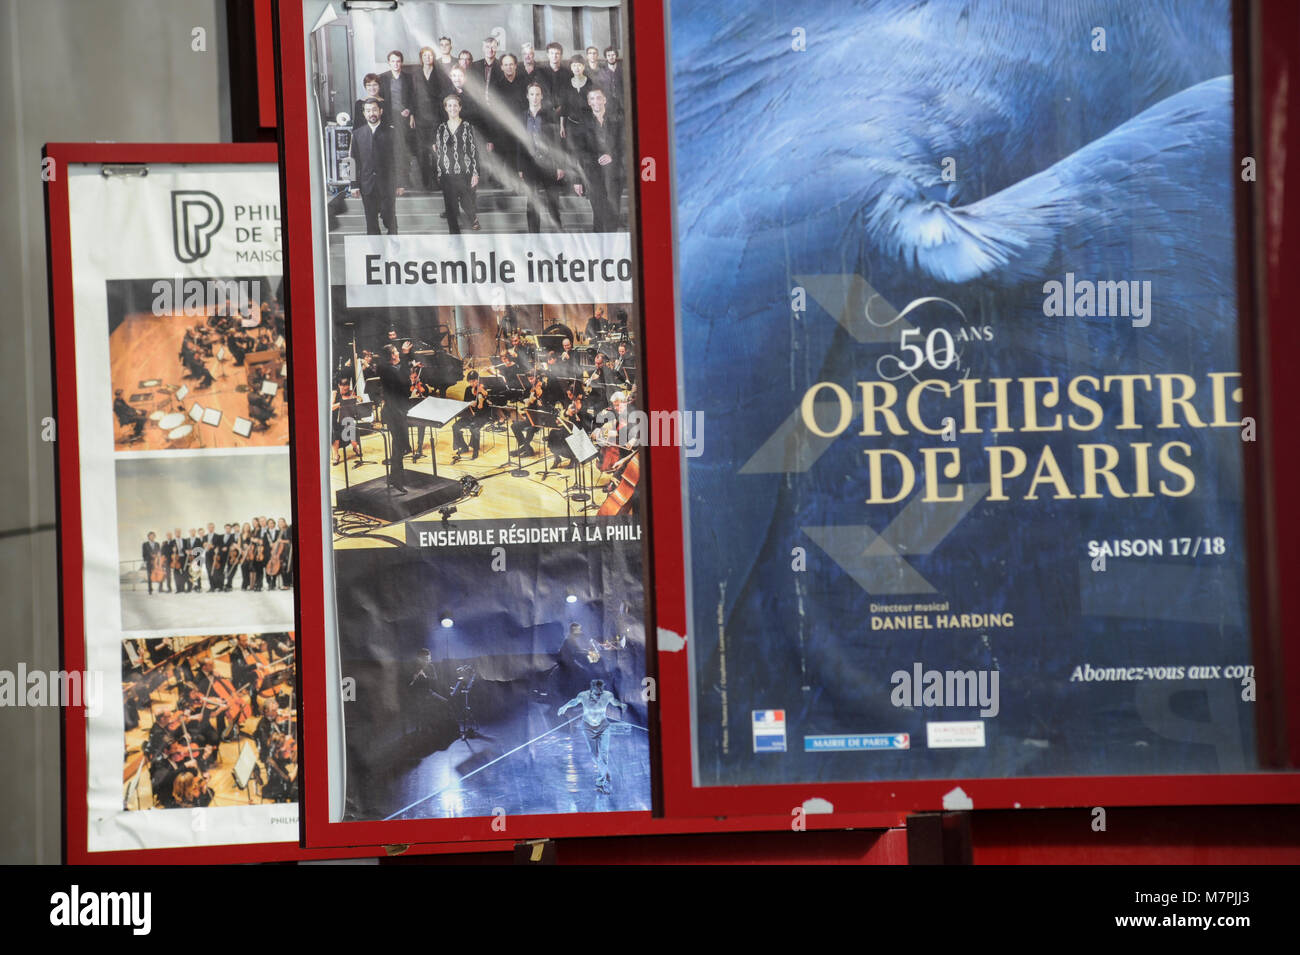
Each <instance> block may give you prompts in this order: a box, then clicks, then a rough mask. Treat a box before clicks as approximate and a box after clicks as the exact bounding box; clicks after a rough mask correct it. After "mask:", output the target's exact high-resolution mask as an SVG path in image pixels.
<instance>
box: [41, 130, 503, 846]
mask: <svg viewBox="0 0 1300 955" xmlns="http://www.w3.org/2000/svg"><path fill="white" fill-rule="evenodd" d="M43 156H45V157H47V158H49V159H53V160H54V168H53V174H52V178H50V179H49V180H48V181H47V182H46V190H45V220H46V252H47V260H48V266H49V272H48V278H49V292H50V341H51V360H52V363H53V373H54V380H55V381H59V382H61V383H62V384H61V386H60V387H59V388H57V389H55V393H54V416H55V420H56V421H57V423H58V429H59V440H58V442H57V444H56V445H55V454H56V461H55V476H56V488H55V492H56V505H55V506H56V510H55V513H56V515H57V518H58V531H57V538H58V566H59V582H58V594H59V633H60V667H61V668H62V669H63V670H77V671H84V670H85V668H86V645H85V639H84V633H85V614H84V603H83V596H84V593H83V588H82V581H83V578H82V572H81V568H82V560H83V556H84V555H83V551H82V544H81V539H82V538H81V534H82V520H81V461H80V457H81V455H80V442H79V434H80V432H79V422H78V420H77V368H76V347H75V339H76V323H75V316H74V309H73V301H74V300H73V276H72V244H71V230H70V225H69V204H68V177H67V175H66V173H65V170H66V169H67V168H68V167H69V166H70V165H73V164H81V163H86V164H96V163H146V164H180V163H232V164H234V163H276V162H277V161H278V159H279V150H278V149H277V148H276V147H275V145H273V144H269V143H238V144H229V143H226V144H194V145H189V144H186V145H175V144H155V143H139V144H124V143H111V144H110V143H50V144H48V145H46V146H45V149H44V151H43ZM62 715H63V719H62V721H61V736H62V740H61V742H62V754H63V760H62V762H63V798H62V802H63V806H62V830H63V858H64V861H65V862H66V863H68V864H71V865H91V864H95V865H159V864H162V865H176V864H195V865H216V864H232V863H245V862H286V861H302V860H312V859H336V858H341V857H346V856H353V857H361V856H384V855H386V854H389V853H388V851H387V850H386V849H385V848H382V847H380V846H379V845H378V844H374V843H372V844H370V845H369V846H365V847H358V848H356V849H355V850H353V851H341V850H338V849H335V850H333V851H325V850H319V849H317V850H310V849H303V848H301V847H300V846H299V844H298V843H296V842H276V843H245V844H241V845H224V846H199V847H180V848H166V849H132V850H122V851H115V852H91V851H89V850H88V848H87V845H88V831H87V829H88V822H87V811H88V810H87V799H86V787H87V784H88V781H89V780H88V766H87V759H88V757H87V751H86V714H85V710H84V708H83V707H81V706H68V707H65V708H64V709H63V714H62ZM475 848H481V849H483V850H485V851H486V850H489V849H498V850H503V849H507V848H509V843H503V842H500V841H499V840H498V841H497V842H496V843H495V844H490V845H488V844H485V845H482V846H477V847H475ZM397 851H399V850H398V847H394V853H393V854H396V853H397ZM405 851H406V847H401V848H400V852H405ZM412 851H414V852H418V853H421V854H424V853H442V852H463V851H465V847H464V846H455V845H453V846H421V847H418V848H417V849H414V850H412Z"/></svg>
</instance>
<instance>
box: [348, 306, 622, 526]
mask: <svg viewBox="0 0 1300 955" xmlns="http://www.w3.org/2000/svg"><path fill="white" fill-rule="evenodd" d="M340 312H341V318H342V321H338V322H336V335H335V356H336V363H335V366H334V369H333V377H332V388H331V395H330V410H331V435H330V447H329V449H328V452H327V453H328V455H329V459H330V473H331V487H332V489H333V492H334V504H335V515H336V531H337V533H336V543H344V544H346V543H347V542H348V541H352V542H353V543H354V544H357V545H360V546H369V545H370V544H372V543H375V542H376V541H377V540H378V539H379V538H385V537H386V538H388V541H389V542H392V541H401V540H403V539H404V528H403V525H404V522H405V521H406V520H440V519H442V518H443V516H444V513H443V512H444V511H445V510H446V509H448V508H452V509H454V512H453V513H454V515H455V518H454V519H465V520H472V519H517V518H556V517H559V518H574V517H609V516H618V515H625V514H631V513H635V512H636V509H637V507H638V506H639V499H638V498H637V496H636V489H637V486H638V482H639V478H640V471H641V453H642V449H641V447H640V444H641V441H642V440H643V439H642V433H641V432H642V430H644V429H639V428H637V427H635V426H634V423H635V416H636V415H637V414H639V412H638V408H639V407H640V406H641V398H640V382H639V380H638V375H637V371H638V349H637V336H636V329H635V326H634V325H633V323H632V322H631V321H630V320H629V314H630V313H631V306H630V305H628V304H619V303H611V304H604V303H601V304H593V305H587V306H550V305H548V306H519V307H512V306H506V307H504V308H502V309H500V310H495V309H492V308H490V307H487V306H483V307H460V308H455V309H453V308H427V309H405V310H396V309H348V310H340ZM430 488H432V490H430ZM448 489H449V490H448ZM379 543H380V544H381V545H382V543H385V542H384V541H379Z"/></svg>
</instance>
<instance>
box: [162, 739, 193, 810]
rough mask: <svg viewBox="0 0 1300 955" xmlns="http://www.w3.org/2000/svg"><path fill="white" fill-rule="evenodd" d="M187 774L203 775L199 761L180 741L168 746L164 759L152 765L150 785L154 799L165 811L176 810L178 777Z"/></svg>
mask: <svg viewBox="0 0 1300 955" xmlns="http://www.w3.org/2000/svg"><path fill="white" fill-rule="evenodd" d="M185 772H189V773H193V774H194V775H195V776H201V775H202V774H203V771H202V770H201V769H200V768H199V764H198V760H196V759H194V758H193V757H192V756H190V754H189V753H188V752H187V751H186V746H185V744H184V743H183V742H181V741H179V740H175V741H173V742H171V743H170V744H168V746H167V751H166V753H165V754H164V755H163V756H162V758H161V759H156V760H154V761H153V763H152V764H151V765H150V767H149V785H150V787H151V788H152V789H153V795H154V798H155V799H156V800H158V803H159V805H161V806H162V807H163V808H164V809H174V808H176V805H177V804H176V793H175V791H174V789H173V787H174V785H175V783H176V777H177V776H179V775H180V774H181V773H185Z"/></svg>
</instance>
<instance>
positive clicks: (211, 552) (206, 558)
mask: <svg viewBox="0 0 1300 955" xmlns="http://www.w3.org/2000/svg"><path fill="white" fill-rule="evenodd" d="M221 537H222V535H220V534H218V533H217V525H216V524H214V523H212V521H208V532H207V533H206V534H204V535H203V569H204V570H206V571H207V572H208V593H212V591H214V590H216V589H217V582H216V581H215V580H213V579H212V561H213V558H215V557H216V556H217V545H218V544H220V543H221Z"/></svg>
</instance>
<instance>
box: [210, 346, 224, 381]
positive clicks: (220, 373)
mask: <svg viewBox="0 0 1300 955" xmlns="http://www.w3.org/2000/svg"><path fill="white" fill-rule="evenodd" d="M213 357H214V358H216V359H217V377H218V378H225V377H226V346H225V345H222V346H221V347H220V348H218V349H217V353H216V355H214V356H213Z"/></svg>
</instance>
